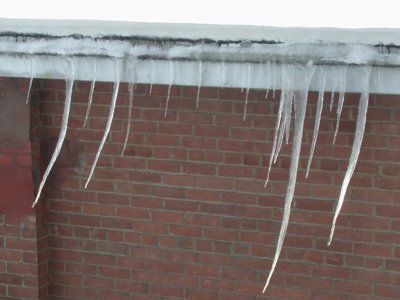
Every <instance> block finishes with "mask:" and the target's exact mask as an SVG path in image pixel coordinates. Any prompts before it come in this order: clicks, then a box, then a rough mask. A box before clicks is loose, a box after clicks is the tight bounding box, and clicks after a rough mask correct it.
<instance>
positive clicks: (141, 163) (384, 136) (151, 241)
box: [0, 80, 400, 300]
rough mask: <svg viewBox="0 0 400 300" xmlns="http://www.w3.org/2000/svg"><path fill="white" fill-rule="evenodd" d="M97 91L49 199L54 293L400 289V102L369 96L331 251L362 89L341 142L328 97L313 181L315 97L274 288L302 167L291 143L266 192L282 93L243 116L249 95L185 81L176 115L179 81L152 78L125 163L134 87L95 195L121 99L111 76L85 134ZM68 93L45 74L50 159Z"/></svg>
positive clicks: (292, 293) (288, 293)
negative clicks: (287, 206)
mask: <svg viewBox="0 0 400 300" xmlns="http://www.w3.org/2000/svg"><path fill="white" fill-rule="evenodd" d="M89 85H90V84H89V83H86V82H76V83H75V88H74V94H73V105H72V110H71V118H70V124H69V125H70V128H69V130H68V134H67V138H66V141H65V144H64V147H63V150H62V152H61V154H60V157H59V159H58V162H57V163H56V165H55V167H54V169H53V171H52V174H51V176H50V178H49V181H48V183H47V185H46V187H47V188H46V193H45V194H44V195H43V197H42V198H43V199H42V202H41V203H42V204H43V206H44V207H45V208H46V209H45V211H46V214H44V213H40V215H41V216H43V217H44V220H45V221H44V223H45V225H46V226H42V227H41V228H44V227H45V228H46V231H41V232H45V236H46V237H47V239H46V240H45V242H46V243H45V250H46V251H47V252H45V253H46V255H47V253H48V258H47V256H46V259H42V260H41V262H42V265H45V266H46V268H45V269H46V271H47V275H48V278H49V285H46V286H48V293H49V294H50V299H207V298H208V299H229V300H231V299H328V300H329V299H346V300H348V299H352V300H355V299H398V298H399V296H400V288H399V286H400V251H399V250H400V249H399V247H398V245H399V241H400V221H399V219H398V216H399V213H400V202H399V201H400V200H399V196H400V192H399V191H400V189H399V187H400V179H399V177H398V174H399V163H398V161H399V159H400V152H399V151H398V150H397V149H398V146H399V145H400V138H399V132H400V123H399V121H398V120H399V119H400V118H399V117H400V98H399V96H387V95H372V96H371V98H370V108H369V113H368V122H367V127H366V134H365V138H364V142H363V147H362V150H361V154H360V161H359V163H358V165H357V169H356V172H355V174H354V176H353V179H352V181H351V184H350V188H349V191H348V193H347V197H346V200H347V201H346V202H345V204H344V207H343V209H342V214H341V215H340V217H339V220H338V228H337V230H336V234H335V238H334V241H333V243H332V245H331V246H330V247H327V246H326V242H327V238H328V235H329V231H330V224H331V221H332V217H333V210H334V208H335V205H336V201H337V198H338V195H339V192H340V186H341V182H342V180H343V176H344V173H345V171H346V168H347V163H348V157H349V155H350V151H351V145H352V140H353V132H354V129H355V119H356V115H357V103H358V95H353V94H349V95H347V96H346V102H345V107H344V110H343V112H342V121H341V123H340V130H339V135H338V137H337V140H336V145H335V146H332V138H333V131H334V128H335V124H336V112H335V111H332V112H330V111H329V101H330V95H329V94H328V95H326V101H325V105H324V111H323V117H322V122H321V132H320V135H319V138H318V144H317V148H316V152H315V157H314V161H313V164H312V169H311V173H310V176H309V178H308V179H305V167H306V165H307V159H308V152H309V149H310V144H311V140H312V129H313V125H314V113H315V107H316V94H315V93H310V99H309V108H308V110H307V118H306V124H305V132H304V138H303V148H302V153H301V154H302V157H301V160H300V170H299V176H298V183H297V186H296V191H295V199H294V202H293V211H292V215H291V220H290V224H289V229H288V234H287V237H286V240H285V243H284V247H283V250H282V253H281V258H280V261H279V262H278V266H277V269H276V271H275V274H274V276H273V278H272V281H271V285H270V287H269V288H268V290H267V292H266V294H265V295H263V294H261V290H262V287H263V284H264V282H265V279H266V276H267V275H268V271H269V268H270V266H271V261H272V258H273V255H274V251H275V246H276V239H277V235H278V232H279V228H280V223H281V217H282V208H283V201H284V196H285V192H286V184H287V178H288V168H289V163H290V148H291V147H290V144H289V145H284V147H283V149H282V152H281V155H280V157H279V158H278V160H277V162H276V164H275V165H274V167H273V169H272V172H271V177H270V182H269V184H268V186H267V188H264V180H265V176H266V165H267V163H268V159H269V153H270V151H271V148H272V140H273V134H274V127H275V119H276V112H277V110H278V103H279V102H278V99H279V92H278V91H277V92H276V95H275V96H276V97H275V99H273V92H272V91H270V93H269V97H268V99H265V91H253V90H252V91H250V94H249V104H248V107H247V112H248V113H247V117H246V120H245V121H243V120H242V119H243V109H244V97H245V92H246V91H245V90H244V91H241V90H240V89H227V88H224V89H215V88H202V89H201V93H200V94H201V97H200V101H199V107H198V108H196V94H197V88H195V87H177V86H173V87H172V89H171V98H170V102H169V110H168V114H167V116H166V117H165V118H164V107H165V101H166V98H167V87H166V86H157V85H155V86H153V88H152V93H151V94H150V93H149V92H150V86H148V85H138V86H137V89H136V91H135V98H134V108H133V111H132V113H133V122H132V128H131V130H132V131H131V132H132V133H131V135H130V137H129V144H128V147H127V149H126V151H125V156H121V151H122V147H123V142H124V138H125V130H126V126H127V115H128V111H127V108H128V93H127V89H128V88H127V85H125V84H122V85H121V87H120V95H119V97H118V103H117V109H116V112H115V119H114V122H113V125H112V128H111V132H110V136H109V138H108V139H107V143H106V145H105V147H104V149H103V152H102V155H101V157H100V159H99V162H98V166H97V168H96V171H95V174H94V177H93V179H92V181H91V182H90V183H89V186H88V188H87V189H86V190H85V189H84V184H85V181H86V179H87V176H88V173H89V170H90V167H91V164H92V162H93V159H94V156H95V153H96V151H97V148H98V145H99V143H100V140H101V137H102V134H103V131H104V128H105V124H106V121H107V115H108V110H109V103H110V101H111V94H112V84H111V83H98V84H96V89H95V96H94V98H93V106H92V109H91V113H90V118H89V121H88V124H87V127H85V128H83V127H82V125H83V121H84V116H85V113H86V107H87V99H88V93H89V88H90V86H89ZM64 88H65V83H64V82H63V81H54V80H43V81H41V82H40V93H38V99H32V102H31V107H35V105H39V112H40V122H41V123H40V125H41V126H40V128H41V130H38V131H33V132H34V133H31V136H33V137H36V138H31V140H32V141H33V144H34V145H36V148H37V146H38V145H39V146H40V153H41V155H36V156H35V155H34V156H33V157H35V159H37V160H38V161H41V162H42V168H43V167H45V166H46V165H47V161H48V159H49V157H50V155H51V154H52V151H53V149H54V145H55V143H56V140H57V138H58V134H59V130H60V127H59V126H60V123H61V117H62V108H63V102H64V96H65V95H64ZM31 127H32V128H34V126H32V125H31ZM38 135H40V136H41V143H38V142H37V140H38V138H37V136H38ZM33 148H34V149H36V148H35V147H33ZM35 159H34V161H35ZM32 168H33V169H35V167H32ZM36 169H38V168H37V166H36ZM36 183H37V181H36ZM36 215H37V214H36ZM42 236H43V235H42ZM41 240H43V239H41ZM38 244H39V243H38ZM41 249H42V248H41ZM38 257H39V255H38ZM47 259H48V265H47ZM47 266H48V267H47ZM0 281H1V279H0ZM3 282H4V283H3V285H2V286H11V285H12V283H7V282H6V281H4V280H3ZM13 286H22V288H23V285H18V284H17V285H15V284H14V285H13ZM22 288H21V289H22ZM0 292H1V291H0ZM10 296H11V295H10Z"/></svg>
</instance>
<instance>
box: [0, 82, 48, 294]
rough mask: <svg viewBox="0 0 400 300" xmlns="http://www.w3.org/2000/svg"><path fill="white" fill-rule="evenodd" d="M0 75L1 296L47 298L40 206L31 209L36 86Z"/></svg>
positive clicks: (35, 161) (36, 125) (35, 149)
mask: <svg viewBox="0 0 400 300" xmlns="http://www.w3.org/2000/svg"><path fill="white" fill-rule="evenodd" d="M27 87H28V86H27V82H26V80H17V79H11V78H0V233H1V237H0V299H47V287H48V277H47V275H48V269H47V259H48V257H47V246H46V237H47V232H46V226H45V215H44V206H43V205H42V204H40V205H39V206H38V207H36V208H35V209H33V208H32V207H31V206H32V199H33V197H34V195H35V179H34V177H35V175H34V172H36V173H39V172H38V167H39V161H40V159H39V157H40V145H39V139H40V136H41V134H40V129H39V128H40V126H39V120H40V111H39V109H38V108H39V106H38V103H39V101H38V98H37V97H38V90H37V86H36V85H35V86H34V87H33V89H32V95H31V96H32V100H34V101H33V104H32V105H27V104H26V103H25V102H26V92H27Z"/></svg>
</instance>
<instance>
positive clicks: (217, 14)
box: [0, 0, 400, 28]
mask: <svg viewBox="0 0 400 300" xmlns="http://www.w3.org/2000/svg"><path fill="white" fill-rule="evenodd" d="M0 2H1V5H0V6H1V9H0V18H17V19H21V18H22V19H83V20H111V21H132V22H157V23H200V24H226V25H259V26H277V27H337V28H400V0H379V1H378V0H297V1H296V0H125V1H124V0H111V1H110V0H108V1H106V0H35V1H32V0H0Z"/></svg>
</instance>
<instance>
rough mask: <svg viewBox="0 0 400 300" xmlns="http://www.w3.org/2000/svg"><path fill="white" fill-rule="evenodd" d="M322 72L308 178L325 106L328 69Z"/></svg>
mask: <svg viewBox="0 0 400 300" xmlns="http://www.w3.org/2000/svg"><path fill="white" fill-rule="evenodd" d="M322 72H323V73H322V75H321V77H320V82H319V84H320V86H319V91H318V102H317V110H316V112H315V122H314V133H313V139H312V142H311V148H310V155H309V157H308V162H307V171H306V178H308V174H309V172H310V167H311V162H312V159H313V156H314V151H315V145H316V143H317V139H318V132H319V124H320V123H321V114H322V108H323V106H324V94H325V87H326V70H323V71H322Z"/></svg>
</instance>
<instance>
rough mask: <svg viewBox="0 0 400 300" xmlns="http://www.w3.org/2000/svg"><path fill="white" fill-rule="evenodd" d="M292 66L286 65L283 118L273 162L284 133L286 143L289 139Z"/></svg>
mask: <svg viewBox="0 0 400 300" xmlns="http://www.w3.org/2000/svg"><path fill="white" fill-rule="evenodd" d="M293 77H294V73H293V66H288V74H287V75H286V76H285V80H286V85H285V90H286V92H285V98H284V104H283V112H282V113H283V120H282V122H281V127H280V128H279V136H278V145H277V147H276V150H275V155H274V164H275V163H276V160H277V159H278V156H279V152H280V151H281V148H282V144H283V138H284V136H285V134H286V140H287V142H286V144H288V139H289V132H290V122H291V114H292V106H293V98H294V91H293Z"/></svg>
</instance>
